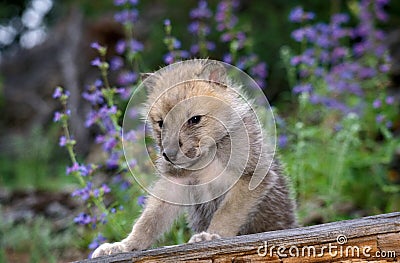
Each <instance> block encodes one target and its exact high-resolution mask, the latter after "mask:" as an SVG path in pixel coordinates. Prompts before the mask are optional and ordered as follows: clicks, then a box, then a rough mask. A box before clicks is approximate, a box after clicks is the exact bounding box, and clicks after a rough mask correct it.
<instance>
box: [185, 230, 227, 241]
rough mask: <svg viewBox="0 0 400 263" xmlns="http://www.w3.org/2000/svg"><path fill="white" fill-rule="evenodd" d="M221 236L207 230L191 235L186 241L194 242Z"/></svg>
mask: <svg viewBox="0 0 400 263" xmlns="http://www.w3.org/2000/svg"><path fill="white" fill-rule="evenodd" d="M218 238H221V237H220V235H218V234H211V233H207V232H201V233H199V234H195V235H193V236H192V237H191V238H190V240H189V242H188V243H195V242H201V241H210V240H214V239H218Z"/></svg>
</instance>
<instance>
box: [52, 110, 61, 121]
mask: <svg viewBox="0 0 400 263" xmlns="http://www.w3.org/2000/svg"><path fill="white" fill-rule="evenodd" d="M62 116H63V114H62V113H60V112H58V111H56V112H54V117H53V121H54V122H59V121H60V120H61V117H62Z"/></svg>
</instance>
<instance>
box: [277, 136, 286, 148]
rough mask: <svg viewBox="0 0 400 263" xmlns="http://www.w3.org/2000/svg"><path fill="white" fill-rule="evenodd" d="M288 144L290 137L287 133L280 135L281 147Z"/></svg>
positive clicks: (279, 142) (279, 143)
mask: <svg viewBox="0 0 400 263" xmlns="http://www.w3.org/2000/svg"><path fill="white" fill-rule="evenodd" d="M287 144H288V137H287V136H286V135H280V136H279V137H278V145H279V148H285V147H286V146H287Z"/></svg>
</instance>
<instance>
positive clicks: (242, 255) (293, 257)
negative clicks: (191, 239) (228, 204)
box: [80, 212, 400, 263]
mask: <svg viewBox="0 0 400 263" xmlns="http://www.w3.org/2000/svg"><path fill="white" fill-rule="evenodd" d="M399 260H400V212H396V213H390V214H383V215H377V216H370V217H364V218H360V219H354V220H347V221H340V222H333V223H328V224H322V225H316V226H309V227H302V228H296V229H288V230H279V231H272V232H265V233H258V234H253V235H245V236H238V237H234V238H223V239H219V240H215V241H210V242H200V243H194V244H184V245H178V246H172V247H162V248H156V249H150V250H145V251H136V252H129V253H121V254H116V255H110V256H105V257H100V258H96V259H88V260H83V261H80V262H84V263H100V262H118V263H122V262H152V263H153V262H171V263H172V262H197V263H206V262H207V263H222V262H236V263H239V262H240V263H242V262H243V263H244V262H365V261H371V262H396V261H399Z"/></svg>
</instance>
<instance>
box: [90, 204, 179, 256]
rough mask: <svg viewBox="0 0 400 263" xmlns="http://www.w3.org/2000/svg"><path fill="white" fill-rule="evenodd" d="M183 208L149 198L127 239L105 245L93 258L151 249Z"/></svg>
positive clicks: (96, 251)
mask: <svg viewBox="0 0 400 263" xmlns="http://www.w3.org/2000/svg"><path fill="white" fill-rule="evenodd" d="M180 210H181V207H180V206H178V205H172V204H169V203H166V202H164V201H161V200H159V199H156V198H154V197H152V196H149V197H148V200H147V203H146V207H145V209H144V211H143V213H142V215H141V216H140V217H139V219H138V220H137V222H136V223H135V224H134V226H133V228H132V231H131V233H130V234H129V236H128V237H127V238H125V239H123V240H122V241H120V242H115V243H105V244H102V245H101V246H100V247H98V248H97V249H96V250H95V251H94V252H93V254H92V258H95V257H99V256H104V255H110V254H115V253H120V252H129V251H133V250H143V249H146V248H149V247H150V246H151V245H152V244H153V243H154V242H155V241H156V240H157V238H158V237H159V236H160V235H161V234H163V233H164V232H165V231H167V230H168V229H169V227H170V226H171V225H172V223H173V222H174V220H175V219H176V217H177V216H178V215H179V212H180Z"/></svg>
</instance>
